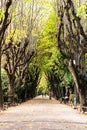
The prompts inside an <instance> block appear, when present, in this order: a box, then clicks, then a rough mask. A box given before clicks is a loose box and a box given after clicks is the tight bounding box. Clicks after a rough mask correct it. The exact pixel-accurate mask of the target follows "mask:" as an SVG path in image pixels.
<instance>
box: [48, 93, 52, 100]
mask: <svg viewBox="0 0 87 130" xmlns="http://www.w3.org/2000/svg"><path fill="white" fill-rule="evenodd" d="M52 96H53V93H52V92H49V99H50V100H51V99H52Z"/></svg>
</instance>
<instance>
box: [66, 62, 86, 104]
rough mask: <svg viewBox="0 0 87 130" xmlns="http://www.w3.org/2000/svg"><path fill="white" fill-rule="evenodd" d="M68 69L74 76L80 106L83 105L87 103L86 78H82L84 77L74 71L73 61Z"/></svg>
mask: <svg viewBox="0 0 87 130" xmlns="http://www.w3.org/2000/svg"><path fill="white" fill-rule="evenodd" d="M68 67H69V70H70V72H71V74H72V76H73V79H74V82H75V86H76V90H77V92H78V94H79V99H80V104H81V105H83V104H84V103H86V102H87V83H86V81H85V80H84V77H83V78H81V76H82V75H80V76H79V75H77V73H76V70H75V69H74V67H73V65H72V61H71V60H70V61H69V65H68Z"/></svg>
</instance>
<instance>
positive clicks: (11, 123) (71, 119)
mask: <svg viewBox="0 0 87 130" xmlns="http://www.w3.org/2000/svg"><path fill="white" fill-rule="evenodd" d="M0 130H87V116H85V115H82V114H80V113H79V112H78V111H76V110H74V109H72V108H71V107H69V106H67V105H63V104H59V103H58V101H57V100H55V99H52V100H49V97H48V96H46V97H43V98H42V96H38V97H36V98H35V99H33V100H30V101H27V102H25V103H22V104H21V105H19V106H16V107H10V108H8V109H7V110H6V111H2V112H0Z"/></svg>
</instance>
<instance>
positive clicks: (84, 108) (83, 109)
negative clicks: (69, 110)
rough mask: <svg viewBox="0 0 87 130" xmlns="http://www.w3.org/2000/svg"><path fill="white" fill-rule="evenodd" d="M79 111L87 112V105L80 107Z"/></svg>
mask: <svg viewBox="0 0 87 130" xmlns="http://www.w3.org/2000/svg"><path fill="white" fill-rule="evenodd" d="M81 110H82V111H83V112H87V103H85V104H83V106H81Z"/></svg>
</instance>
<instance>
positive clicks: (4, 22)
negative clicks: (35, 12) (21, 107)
mask: <svg viewBox="0 0 87 130" xmlns="http://www.w3.org/2000/svg"><path fill="white" fill-rule="evenodd" d="M1 2H2V3H1V4H3V1H1ZM11 4H12V0H8V1H7V2H6V6H5V13H4V19H3V17H2V16H3V15H2V16H1V19H0V108H1V109H2V108H3V94H2V84H1V82H2V81H1V58H2V55H1V54H2V52H1V51H2V41H3V38H4V35H5V32H6V30H7V27H8V25H9V24H10V22H11V18H10V15H9V8H10V6H11ZM1 7H2V5H1ZM1 14H2V11H1Z"/></svg>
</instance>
